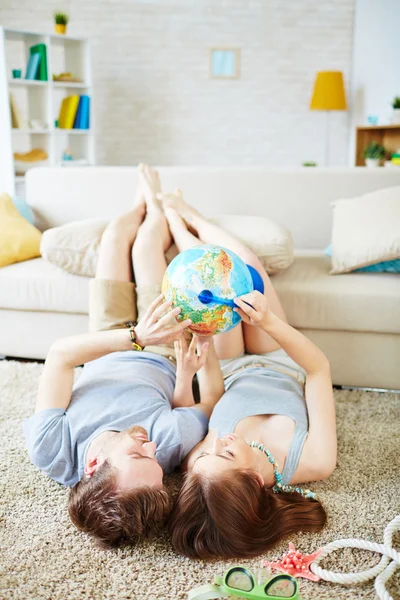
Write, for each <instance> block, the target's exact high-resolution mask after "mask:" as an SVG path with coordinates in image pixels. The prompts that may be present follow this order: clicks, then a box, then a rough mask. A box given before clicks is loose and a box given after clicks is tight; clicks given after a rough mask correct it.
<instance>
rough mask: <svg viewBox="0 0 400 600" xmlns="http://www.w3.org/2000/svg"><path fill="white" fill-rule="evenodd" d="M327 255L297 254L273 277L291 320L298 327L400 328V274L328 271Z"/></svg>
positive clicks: (338, 328) (387, 329) (378, 329)
mask: <svg viewBox="0 0 400 600" xmlns="http://www.w3.org/2000/svg"><path fill="white" fill-rule="evenodd" d="M329 271H330V259H329V258H328V257H327V256H308V257H296V258H295V261H294V263H293V264H292V265H291V266H290V267H289V268H288V269H287V270H286V271H282V272H280V273H278V274H276V275H274V276H273V277H272V283H273V285H274V287H275V289H276V291H277V292H278V294H279V297H280V298H281V300H282V303H283V306H284V308H285V310H286V313H287V316H288V319H289V323H290V324H291V325H293V326H294V327H298V328H302V329H328V330H329V329H331V330H342V331H368V332H373V331H376V332H381V333H383V332H387V333H400V302H399V298H400V277H399V276H398V275H395V274H392V273H348V274H345V275H335V277H332V276H330V275H329Z"/></svg>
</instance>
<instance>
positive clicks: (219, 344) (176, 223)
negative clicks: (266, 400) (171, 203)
mask: <svg viewBox="0 0 400 600" xmlns="http://www.w3.org/2000/svg"><path fill="white" fill-rule="evenodd" d="M165 216H166V218H167V221H168V225H169V229H170V231H171V234H172V237H173V238H174V241H175V244H176V246H177V248H178V250H179V252H182V251H183V250H187V249H188V248H192V247H193V246H198V245H199V244H201V243H202V242H201V241H200V240H199V238H198V237H196V236H195V235H194V234H193V233H190V231H188V228H187V226H186V223H185V221H184V220H183V219H182V217H181V216H180V215H179V214H178V213H177V211H176V210H175V209H173V208H165ZM214 345H215V350H216V353H217V356H218V358H219V359H220V360H222V359H227V358H235V357H237V356H240V355H241V354H243V352H244V339H243V330H242V326H241V325H240V324H239V325H237V326H236V327H234V328H233V329H231V330H230V331H227V332H226V333H222V334H220V335H216V336H215V337H214Z"/></svg>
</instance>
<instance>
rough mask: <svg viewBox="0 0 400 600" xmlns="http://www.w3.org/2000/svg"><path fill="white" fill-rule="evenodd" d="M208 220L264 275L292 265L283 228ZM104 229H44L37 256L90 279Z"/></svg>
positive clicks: (92, 222) (92, 225)
mask: <svg viewBox="0 0 400 600" xmlns="http://www.w3.org/2000/svg"><path fill="white" fill-rule="evenodd" d="M211 220H212V221H213V223H216V224H217V225H218V226H219V227H222V228H224V229H226V230H227V231H229V232H230V233H232V234H233V235H235V237H237V238H239V239H240V240H241V241H242V242H244V243H245V244H246V245H247V246H249V248H251V250H253V252H254V253H255V254H256V255H257V256H258V257H259V258H260V260H261V262H262V264H263V266H264V268H265V270H266V271H267V273H269V274H272V273H276V272H277V271H280V270H282V269H287V267H289V266H290V265H291V264H292V262H293V243H292V237H291V235H290V233H289V231H287V229H285V228H284V227H281V226H280V225H276V224H275V223H273V222H272V221H269V220H268V219H264V218H263V217H248V216H242V215H226V216H221V217H217V218H214V219H211ZM106 225H107V222H106V221H104V220H100V219H87V220H84V221H74V222H73V223H68V224H67V225H61V227H55V228H53V229H48V230H47V231H45V232H44V233H43V236H42V242H41V245H40V251H41V254H42V256H43V258H45V259H46V260H48V261H49V262H51V263H52V264H54V265H56V266H57V267H60V268H61V269H65V270H66V271H68V272H69V273H75V274H76V275H86V277H94V276H95V273H96V265H97V259H98V251H99V245H100V240H101V236H102V234H103V231H104V229H105V227H106ZM177 254H178V251H177V248H176V246H175V244H174V245H173V246H171V248H170V249H169V250H168V251H167V253H166V258H167V262H171V260H172V259H173V258H174V257H175V256H176V255H177Z"/></svg>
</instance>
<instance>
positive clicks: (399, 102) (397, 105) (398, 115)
mask: <svg viewBox="0 0 400 600" xmlns="http://www.w3.org/2000/svg"><path fill="white" fill-rule="evenodd" d="M392 108H393V116H392V122H393V123H400V96H396V98H395V99H394V100H393V102H392Z"/></svg>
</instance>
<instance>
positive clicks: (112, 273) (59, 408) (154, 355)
mask: <svg viewBox="0 0 400 600" xmlns="http://www.w3.org/2000/svg"><path fill="white" fill-rule="evenodd" d="M158 193H160V185H159V179H158V174H157V173H156V172H155V171H154V170H152V169H151V168H150V167H146V166H140V167H139V185H138V191H137V197H136V204H135V207H134V208H133V210H131V211H129V212H128V213H126V214H124V215H122V216H121V217H118V218H117V219H115V220H114V221H112V222H111V223H110V224H109V225H108V227H107V228H106V230H105V232H104V234H103V237H102V241H101V247H100V254H99V262H98V266H97V271H96V278H95V279H93V280H92V281H91V282H90V303H89V316H90V329H91V331H93V332H94V333H89V334H83V335H78V336H72V337H69V338H65V339H63V340H59V341H57V342H56V343H55V344H53V346H52V348H51V349H50V351H49V354H48V357H47V359H46V363H45V366H44V370H43V374H42V377H41V380H40V385H39V391H38V397H37V403H36V409H35V414H34V415H33V416H32V417H30V418H29V419H27V420H26V421H25V423H24V430H25V437H26V442H27V446H28V451H29V456H30V458H31V460H32V462H33V463H34V464H35V465H36V466H37V467H39V468H40V469H41V470H43V471H44V472H45V473H46V474H47V475H48V476H49V477H51V478H53V479H55V480H56V481H58V482H59V483H62V484H65V485H68V486H71V487H72V486H74V487H73V489H72V490H71V492H70V498H69V507H68V509H69V514H70V517H71V519H72V521H73V523H74V524H75V525H76V527H78V528H79V529H80V530H82V531H85V532H87V533H90V534H91V535H93V536H94V537H95V538H96V540H97V541H98V543H99V544H100V545H102V546H109V547H112V546H118V545H120V544H123V543H126V542H130V543H134V542H136V541H137V540H138V539H140V538H141V537H143V536H145V535H147V534H148V533H150V531H151V530H152V529H157V526H158V525H160V524H161V523H162V522H163V521H164V520H165V518H166V516H167V514H168V512H169V508H170V501H169V497H168V494H167V492H166V490H165V488H164V487H163V473H169V472H171V471H172V470H173V469H174V468H175V467H177V466H178V465H179V464H180V463H181V462H182V461H183V459H184V458H185V456H186V455H187V454H188V453H189V451H190V450H191V449H192V448H193V447H194V446H195V445H196V444H197V443H198V442H199V441H200V440H202V439H203V438H204V436H205V434H206V432H207V428H208V418H209V416H210V414H211V412H212V409H213V407H214V405H215V403H216V402H217V401H218V399H219V398H220V397H221V395H222V394H223V392H224V386H223V379H222V374H221V370H220V367H219V363H218V360H217V357H216V354H215V351H214V347H213V343H212V340H205V339H203V340H200V339H198V338H193V340H192V342H191V344H190V347H189V348H188V347H187V345H186V342H185V341H184V340H181V337H182V334H183V331H184V330H185V329H186V328H187V327H188V326H189V325H190V321H189V320H186V321H183V322H182V323H179V324H177V323H176V320H175V317H176V316H177V315H178V314H179V309H174V310H169V312H166V311H167V310H168V309H170V308H171V306H170V304H169V303H166V302H163V299H162V296H160V295H159V293H160V286H161V281H162V278H163V275H164V272H165V269H166V263H165V258H164V253H165V251H166V249H167V248H168V247H169V245H170V244H171V236H170V232H169V228H168V224H167V221H166V219H165V217H164V214H163V212H162V209H161V207H160V204H159V202H158V200H157V199H156V195H157V194H158ZM132 267H133V272H134V274H135V284H134V283H133V282H132ZM135 294H137V305H138V314H139V322H138V324H137V325H136V326H131V327H130V328H129V329H128V328H127V327H126V323H130V324H131V325H132V322H133V321H135V319H136V307H135ZM176 340H180V341H179V344H178V348H179V351H178V353H177V354H178V363H177V365H176V366H175V357H174V350H173V347H172V346H171V343H172V342H173V341H176ZM196 344H197V350H198V353H197V354H196V351H195V350H196V348H195V347H196ZM132 347H133V348H134V350H132ZM144 347H146V351H145V352H142V349H143V348H144ZM82 364H84V365H85V367H84V370H83V373H82V374H81V376H80V378H79V380H78V382H77V383H76V385H74V384H73V378H74V368H75V367H77V366H79V365H82ZM196 371H199V373H198V379H199V387H200V403H199V404H197V405H195V404H194V399H193V394H192V386H191V384H192V378H193V376H194V373H195V372H196Z"/></svg>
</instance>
